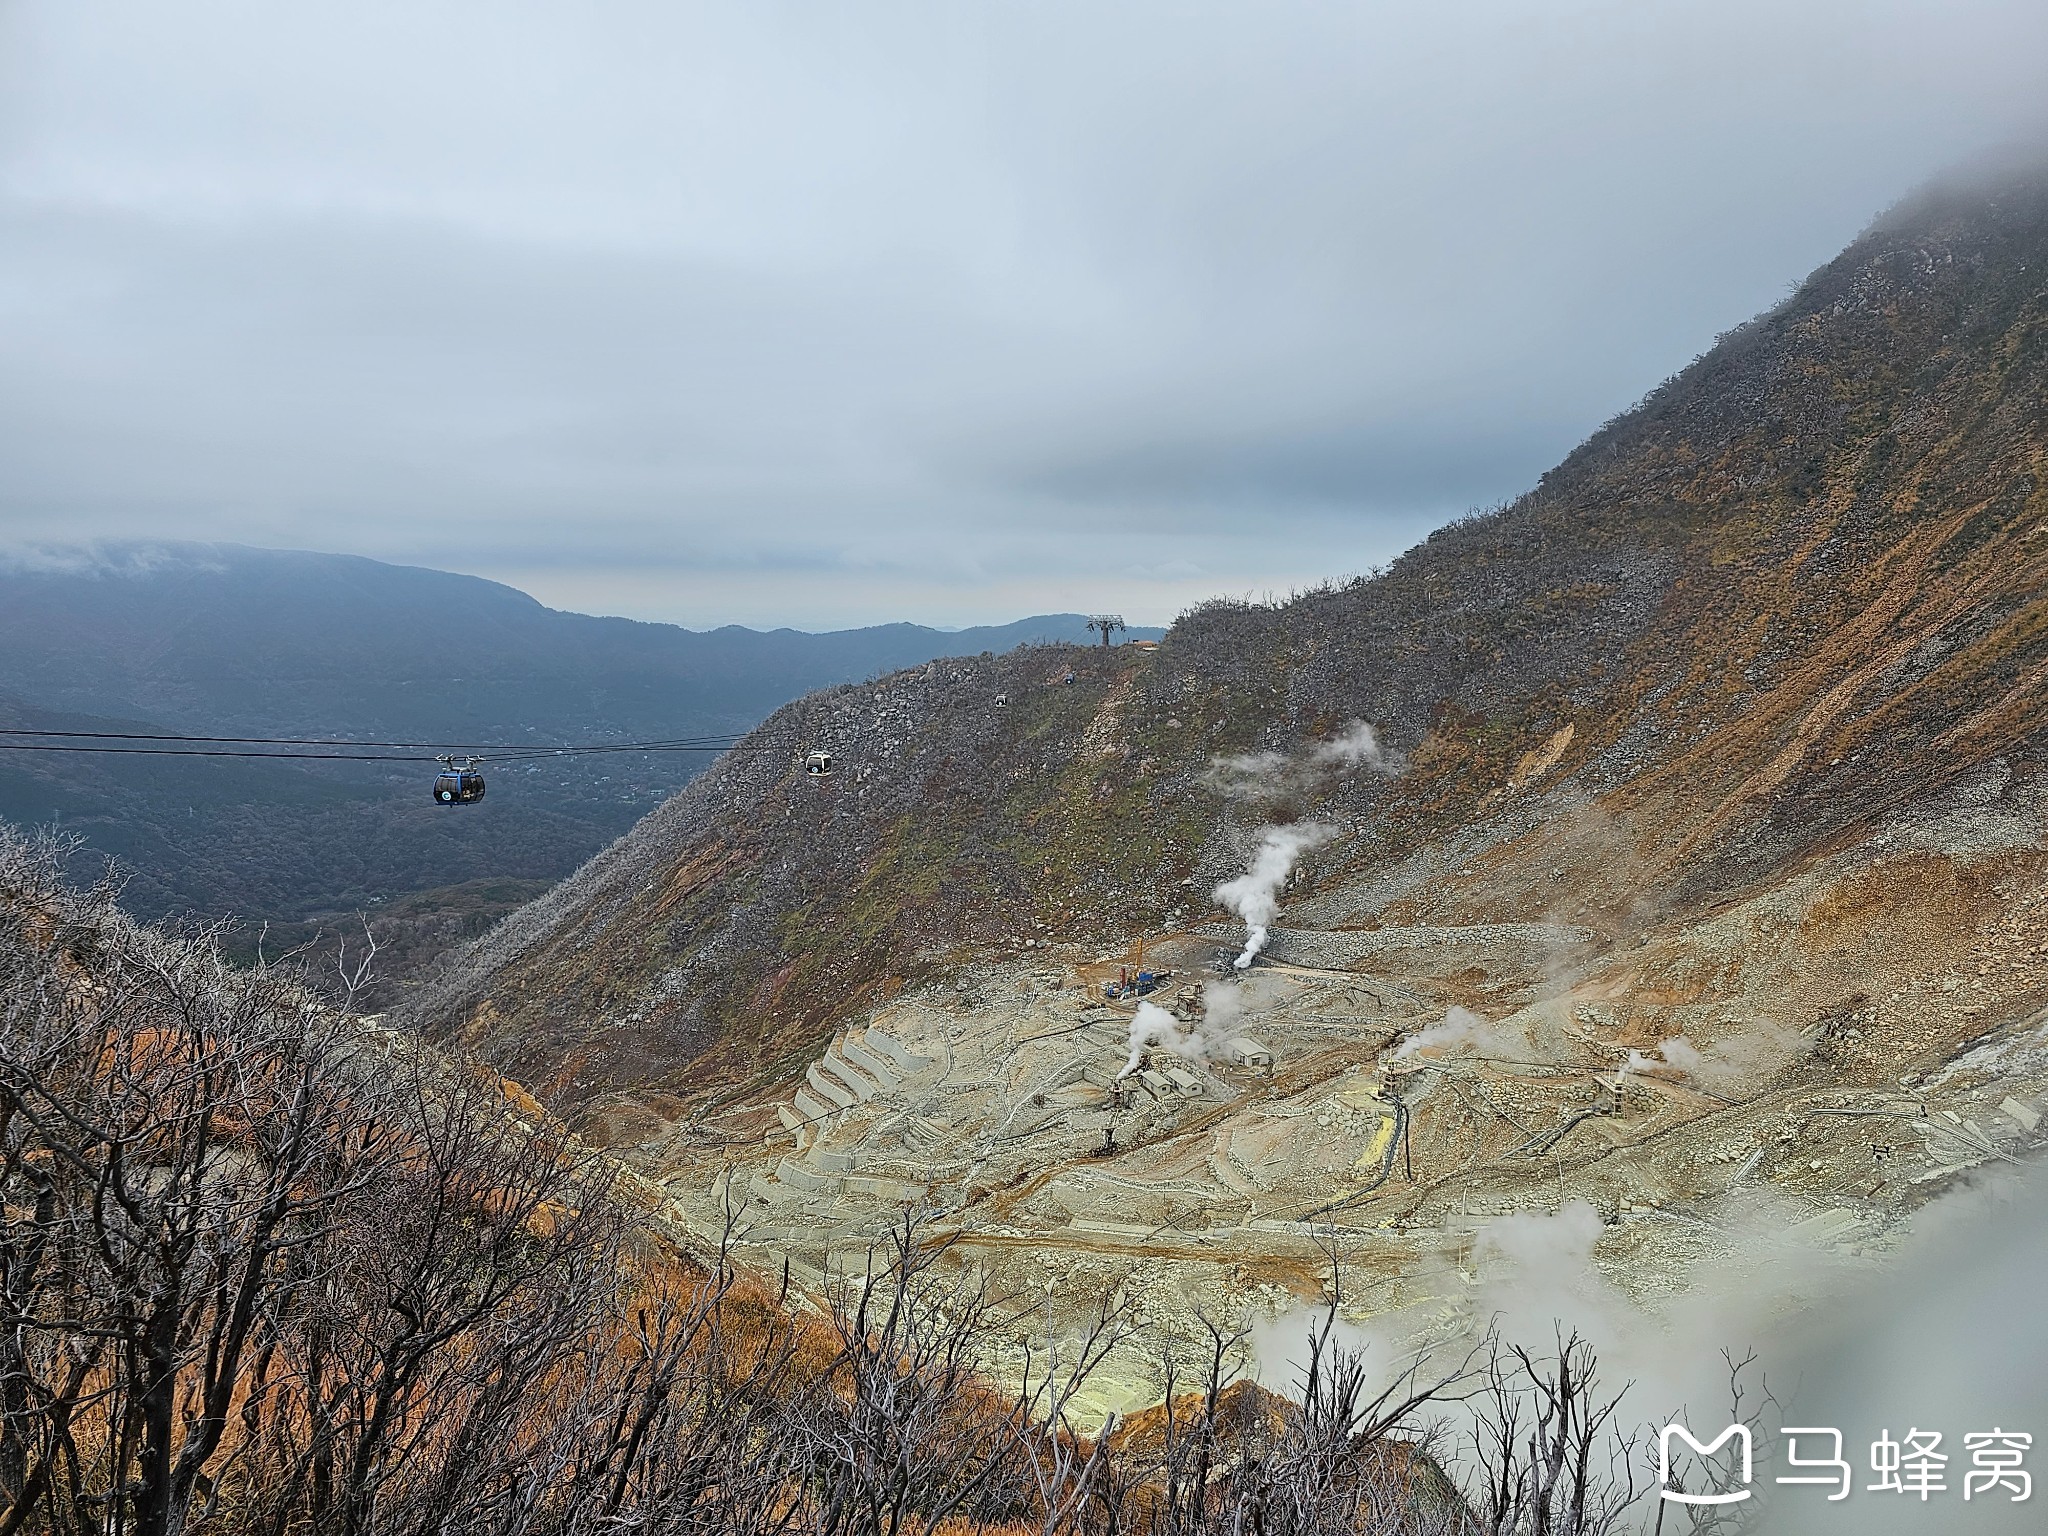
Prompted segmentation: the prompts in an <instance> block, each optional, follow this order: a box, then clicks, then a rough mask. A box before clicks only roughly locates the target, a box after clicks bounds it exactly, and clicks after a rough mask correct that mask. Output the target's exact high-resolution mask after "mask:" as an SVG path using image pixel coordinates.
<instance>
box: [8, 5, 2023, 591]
mask: <svg viewBox="0 0 2048 1536" xmlns="http://www.w3.org/2000/svg"><path fill="white" fill-rule="evenodd" d="M2043 56H2048V13H2044V12H2043V11H2042V8H2041V7H2039V6H2038V5H2037V4H2032V3H2019V0H2009V3H1995V0H1939V3H1938V0H1890V3H1881V4H1880V3H1865V4H1853V5H1852V4H1846V3H1806V4H1794V5H1785V4H1772V5H1765V4H1761V3H1756V0H1716V3H1711V4H1710V3H1705V0H1694V3H1689V4H1671V5H1656V6H1650V5H1640V4H1638V5H1623V4H1619V3H1612V4H1604V5H1596V4H1576V5H1572V4H1567V5H1558V4H1555V3H1546V4H1541V5H1539V4H1535V3H1508V0H1476V3H1473V4H1468V5H1464V6H1459V7H1432V8H1423V7H1390V6H1367V5H1363V4H1357V5H1348V6H1342V5H1329V4H1308V3H1284V0H1283V3H1280V4H1275V5H1266V6H1259V7H1239V6H1224V5H1221V4H1200V3H1195V4H1189V3H1176V4H1170V5H1169V4H1164V3H1128V4H1124V5H1120V6H1117V7H1102V6H1090V5H1080V4H1040V5H1031V6H1021V5H1019V6H1010V5H987V6H977V7H962V6H952V5H944V4H939V3H936V0H933V3H926V4H919V5H887V4H877V5H871V6H862V7H859V8H820V7H799V6H794V5H778V4H774V3H762V0H757V3H750V4H747V5H744V6H741V5H730V6H716V7H714V6H688V5H672V4H666V3H664V4H654V3H652V0H648V3H644V4H643V3H626V0H615V3H612V4H607V5H599V6H594V7H581V8H575V9H574V10H571V11H564V10H561V9H560V8H551V7H545V6H540V5H537V4H525V5H522V4H494V5H489V6H485V5H481V4H474V3H452V0H450V3H443V4H438V5H431V6H419V5H410V4H408V5H400V4H389V3H387V4H378V3H365V4H358V5H352V6H346V7H343V6H317V7H306V6H294V7H275V6H266V5H261V4H257V3H254V0H243V3H226V0H194V3H192V4H188V5H184V6H180V7H176V8H165V7H157V6H151V5H145V4H141V3H139V0H134V3H128V4H109V5H101V6H94V7H77V6H68V5H62V4H58V3H53V0H12V3H10V4H5V5H4V6H0V538H5V539H7V540H9V541H11V542H14V543H22V542H37V541H40V542H51V541H58V540H68V539H76V538H89V537H114V536H135V535H143V536H160V537H179V538H225V539H236V540H241V541H245V542H252V543H272V544H287V545H299V546H303V547H311V548H330V549H346V550H350V551H353V552H357V553H363V554H370V555H377V556H381V557H385V558H395V559H403V560H412V561H418V562H422V563H429V564H439V565H444V566H449V567H452V568H456V569H464V570H473V571H477V572H479V573H481V574H487V575H493V576H499V577H501V578H504V579H509V580H516V581H519V582H521V584H523V585H526V586H528V587H529V589H531V590H534V591H535V592H536V593H537V594H538V595H540V596H541V597H543V598H544V599H546V600H550V601H556V602H562V603H565V604H574V605H577V606H586V607H596V608H600V609H606V610H609V611H628V612H633V613H638V614H643V615H647V616H654V617H665V618H673V619H677V620H680V621H682V622H685V623H698V624H710V623H717V622H722V621H725V620H728V619H739V620H743V621H753V622H796V623H804V624H818V625H823V624H831V623H843V622H852V621H858V620H868V619H878V618H887V617H914V618H923V619H926V620H931V621H938V622H966V621H969V620H973V619H976V618H984V617H991V616H1001V615H1004V614H1007V613H1008V612H1010V611H1011V610H1013V609H1014V610H1019V611H1021V610H1023V609H1027V608H1046V607H1055V606H1057V607H1067V606H1088V605H1090V604H1094V603H1114V604H1115V605H1116V606H1120V607H1122V608H1123V609H1124V610H1125V611H1126V612H1127V613H1128V614H1130V615H1131V616H1132V617H1134V618H1135V617H1138V616H1139V615H1141V614H1142V615H1143V616H1145V617H1148V618H1155V617H1163V616H1165V615H1167V614H1169V613H1171V612H1172V611H1173V609H1174V608H1176V607H1178V606H1180V605H1181V604H1183V603H1185V602H1187V601H1190V600H1193V599H1194V598H1196V597H1199V596H1201V595H1204V594H1206V593H1209V592H1214V591H1230V592H1243V591H1261V590H1284V589H1285V588H1287V587H1288V586H1289V585H1291V584H1294V583H1298V582H1307V581H1310V580H1313V579H1315V578H1317V577H1320V576H1323V575H1329V574H1338V573H1342V572H1345V571H1349V570H1356V569H1360V568H1363V567H1364V566H1366V565H1369V564H1372V563H1375V562H1377V561H1379V560H1382V559H1385V558H1387V557H1388V556H1390V555H1392V554H1393V553H1395V552H1396V551H1398V550H1399V549H1400V548H1402V547H1404V546H1405V545H1406V544H1408V543H1409V542H1412V540H1413V539H1414V538H1415V537H1417V536H1418V535H1419V534H1420V533H1421V532H1422V531H1424V530H1425V529H1426V528H1427V527H1429V526H1430V525H1431V524H1432V523H1434V522H1436V521H1438V520H1440V519H1442V518H1443V517H1445V516H1447V515H1451V514H1454V513H1456V512H1459V511H1462V510H1464V509H1465V508H1466V507H1468V506H1472V505H1476V504H1487V503H1490V502H1493V501H1495V500H1498V499H1500V498H1502V497H1505V496H1508V495H1511V494H1513V493H1514V492H1515V491H1517V490H1519V489H1522V488H1523V487H1525V486H1526V485H1528V484H1529V483H1531V482H1532V481H1533V480H1534V478H1535V477H1536V475H1537V474H1539V473H1540V472H1541V471H1542V470H1543V469H1544V468H1545V467H1547V466H1548V464H1549V463H1551V462H1552V461H1554V460H1555V459H1556V458H1557V457H1559V456H1560V455H1561V454H1562V452H1563V451H1564V450H1565V449H1567V448H1568V447H1569V446H1570V445H1571V444H1572V443H1573V442H1574V441H1576V440H1577V439H1578V438H1579V437H1581V436H1582V435H1583V434H1584V433H1585V432H1586V431H1587V430H1588V429H1589V428H1590V427H1591V426H1593V425H1594V424H1596V423H1597V422H1598V421H1600V420H1601V419H1603V418H1604V417H1606V416H1608V415H1610V414H1612V413H1613V412H1614V411H1615V410H1617V409H1620V408H1622V407H1623V406H1625V405H1626V404H1628V403H1629V402H1630V401H1631V400H1632V399H1634V398H1636V397H1637V396H1639V395H1640V394H1642V393H1643V392H1644V391H1645V390H1646V389H1648V388H1649V387H1650V386H1651V385H1653V384H1654V383H1655V382H1656V381H1657V380H1658V379H1659V378H1660V377H1662V376H1663V375H1664V374H1666V373H1668V372H1669V371H1671V370H1672V369H1673V368H1674V367H1675V366H1677V365H1678V364H1680V363H1682V362H1683V361H1684V360H1685V359H1686V358H1688V357H1690V356H1691V355H1693V354H1694V353H1696V352H1697V351H1699V350H1701V349H1702V348H1703V347H1705V346H1706V345H1707V344H1709V342H1710V341H1711V338H1712V336H1713V335H1714V334H1715V333H1716V332H1717V331H1719V330H1722V329H1725V328H1726V327H1727V326H1729V325H1731V324H1733V323H1735V322H1737V321H1739V320H1740V319H1742V318H1744V317H1746V316H1747V315H1748V314H1750V313H1752V312H1753V311H1755V310H1757V309H1758V308H1761V307H1763V306H1765V305H1767V304H1769V303H1770V302H1772V301H1773V300H1774V299H1776V298H1777V297H1778V296H1780V295H1781V294H1782V293H1783V292H1784V291H1785V289H1786V286H1787V285H1788V283H1790V282H1791V281H1793V280H1794V279H1796V278H1798V277H1799V276H1801V275H1803V273H1804V272H1805V271H1806V270H1807V269H1808V268H1809V267H1811V266H1812V265H1814V264H1816V263H1817V262H1819V261H1821V260H1824V259H1825V258H1826V257H1827V256H1829V255H1830V254H1832V253H1833V251H1834V250H1836V249H1837V248H1838V247H1839V246H1840V245H1841V244H1843V243H1844V242H1845V241H1846V240H1847V239H1848V238H1849V237H1850V236H1852V235H1853V234H1854V232H1855V231H1856V230H1857V229H1858V228H1859V227H1860V226H1861V225H1862V224H1863V223H1864V222H1866V221H1867V219H1868V218H1869V217H1870V216H1871V215H1872V214H1874V213H1875V212H1876V211H1877V210H1878V209H1879V208H1880V207H1881V206H1883V205H1884V204H1885V203H1887V202H1889V201H1890V200H1892V199H1894V198H1895V197H1897V196H1899V195H1901V194H1902V193H1903V192H1905V191H1906V190H1907V189H1908V188H1909V187H1910V186H1911V185H1912V184H1914V183H1915V182H1916V181H1918V180H1920V179H1922V178H1924V177H1925V176H1927V175H1928V174H1930V173H1932V172H1934V171H1935V170H1937V169H1938V168H1940V167H1941V166H1943V165H1945V164H1948V163H1950V162H1952V161H1954V160H1956V159H1958V158H1960V157H1964V156H1967V155H1970V154H1973V153H1976V152H1979V151H1981V150H1982V149H1984V148H1986V147H1987V146H1990V145H1993V144H1995V143H1998V142H2000V141H2004V140H2009V139H2012V138H2014V137H2015V136H2024V135H2029V134H2036V133H2038V132H2040V131H2041V127H2042V119H2041V116H2040V113H2041V108H2040V106H2039V104H2038V102H2037V100H2036V98H2037V95H2038V85H2039V79H2038V61H2039V59H2040V58H2042V57H2043Z"/></svg>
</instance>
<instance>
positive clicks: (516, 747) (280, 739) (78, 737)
mask: <svg viewBox="0 0 2048 1536" xmlns="http://www.w3.org/2000/svg"><path fill="white" fill-rule="evenodd" d="M23 735H33V737H55V739H63V741H197V743H203V745H260V748H410V750H420V752H424V750H428V748H436V745H438V748H451V745H453V748H455V750H463V752H637V750H645V752H655V750H682V748H705V750H719V748H725V745H737V743H739V741H743V739H745V737H748V735H750V733H748V731H713V733H709V735H676V737H664V739H659V741H592V743H588V745H569V748H543V745H537V743H532V741H494V743H479V741H455V743H449V741H358V739H354V737H346V735H305V737H301V735H170V733H158V731H33V729H29V727H0V737H23ZM774 739H780V737H774ZM0 745H4V743H0Z"/></svg>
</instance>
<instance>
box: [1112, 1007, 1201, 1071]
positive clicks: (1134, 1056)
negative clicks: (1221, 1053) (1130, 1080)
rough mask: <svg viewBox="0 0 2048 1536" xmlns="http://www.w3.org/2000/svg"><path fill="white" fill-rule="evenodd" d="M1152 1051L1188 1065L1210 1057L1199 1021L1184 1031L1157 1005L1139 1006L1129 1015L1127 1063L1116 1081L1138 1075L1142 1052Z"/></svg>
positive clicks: (1178, 1022) (1176, 1021) (1177, 1021)
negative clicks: (1181, 1058)
mask: <svg viewBox="0 0 2048 1536" xmlns="http://www.w3.org/2000/svg"><path fill="white" fill-rule="evenodd" d="M1153 1048H1158V1049H1161V1050H1168V1051H1171V1052H1173V1054H1174V1055H1176V1056H1185V1057H1187V1058H1188V1059H1189V1060H1190V1061H1200V1060H1201V1059H1202V1058H1203V1057H1205V1056H1207V1055H1208V1054H1209V1041H1208V1038H1207V1036H1206V1035H1205V1034H1204V1032H1203V1028H1202V1021H1201V1020H1199V1019H1197V1020H1196V1021H1195V1022H1193V1023H1191V1024H1189V1025H1188V1026H1187V1027H1186V1028H1185V1029H1183V1028H1182V1027H1181V1022H1180V1020H1179V1019H1176V1018H1175V1017H1174V1016H1173V1015H1172V1014H1170V1013H1168V1012H1167V1011H1166V1010H1165V1009H1164V1008H1161V1007H1160V1006H1159V1005H1158V1004H1157V1003H1140V1004H1138V1011H1137V1012H1136V1013H1134V1014H1132V1015H1131V1055H1130V1059H1129V1060H1128V1061H1126V1062H1125V1063H1124V1069H1123V1071H1121V1072H1119V1073H1117V1075H1116V1081H1117V1082H1122V1081H1123V1080H1124V1079H1125V1078H1127V1077H1129V1076H1130V1075H1131V1074H1132V1073H1133V1072H1135V1071H1137V1070H1138V1063H1139V1062H1140V1061H1142V1060H1144V1057H1145V1052H1146V1051H1147V1050H1148V1049H1153Z"/></svg>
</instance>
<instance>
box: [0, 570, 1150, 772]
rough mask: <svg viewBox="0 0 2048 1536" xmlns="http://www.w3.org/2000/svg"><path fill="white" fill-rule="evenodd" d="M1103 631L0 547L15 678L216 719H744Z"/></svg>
mask: <svg viewBox="0 0 2048 1536" xmlns="http://www.w3.org/2000/svg"><path fill="white" fill-rule="evenodd" d="M1162 633H1163V631H1161V630H1156V629H1154V630H1146V629H1143V628H1139V629H1136V630H1133V631H1132V638H1137V637H1139V636H1147V635H1149V636H1151V637H1154V638H1156V637H1157V636H1159V635H1160V634H1162ZM1087 638H1088V634H1087V629H1086V619H1085V617H1084V616H1083V615H1080V614H1042V615H1038V616H1035V617H1032V618H1026V619H1019V620H1017V621H1016V622H1015V623H1011V624H1002V625H987V626H981V627H977V628H973V629H966V630H959V631H953V632H947V631H944V630H937V629H928V628H926V627H924V626H922V625H918V624H881V625H874V626H871V627H868V628H862V629H849V630H839V631H829V632H823V633H810V632H805V631H801V630H794V629H775V630H754V629H747V628H743V627H741V626H738V625H727V626H725V627H723V628H720V629H714V630H707V631H698V630H689V629H684V628H682V627H680V626H678V625H673V624H656V623H646V622H643V621H640V620H635V619H620V618H598V617H593V616H591V615H589V614H581V613H570V612H564V611H562V610H559V609H553V608H548V607H546V606H545V605H543V604H542V603H540V602H539V601H538V600H536V599H535V598H533V597H531V596H529V595H528V594H526V593H524V592H521V591H519V590H518V589H517V588H515V587H509V586H505V585H503V584H501V583H499V582H494V581H487V580H485V579H483V578H482V577H477V576H462V575H456V574H453V573H451V572H447V571H437V570H430V569H426V568H423V567H418V566H402V565H388V564H385V563H383V562H381V561H377V560H369V559H364V558H362V557H360V556H354V555H331V554H318V553H312V552H307V551H298V550H273V549H254V548H249V547H245V546H241V545H233V544H194V543H155V544H152V543H128V544H117V545H107V546H102V547H100V548H98V549H96V550H93V551H90V552H86V551H79V552H76V553H75V554H74V555H71V556H69V557H67V556H66V555H64V554H63V553H62V552H59V553H56V554H54V555H53V554H50V553H43V554H41V555H39V556H37V557H35V558H33V559H23V558H20V557H17V558H15V559H14V560H12V561H8V560H5V559H0V692H4V693H8V694H12V695H15V696H17V697H20V698H22V699H25V700H31V701H33V702H35V703H37V704H41V705H44V706H47V707H50V708H54V709H63V710H75V711H82V712H86V713H92V714H101V715H130V716H136V717H146V718H150V719H156V720H165V719H172V720H176V721H178V722H179V723H181V724H183V725H186V726H189V727H192V728H195V729H201V730H206V729H218V730H228V729H233V730H236V731H243V730H256V729H262V730H275V731H279V732H284V731H308V732H310V731H314V730H318V731H320V732H321V733H323V734H331V733H332V732H333V731H335V730H337V729H346V730H352V731H372V730H374V731H388V732H399V733H404V734H408V735H415V736H419V737H421V738H423V739H425V738H433V737H437V736H442V735H445V736H448V737H450V738H451V739H453V738H454V737H456V736H459V735H465V734H470V735H473V734H475V733H477V732H478V731H480V730H483V729H486V728H488V729H502V728H504V727H506V726H507V725H508V724H509V725H526V726H530V727H531V728H532V729H534V730H536V731H540V732H543V733H547V732H552V733H555V734H557V735H559V734H560V733H562V732H565V731H571V730H576V731H583V732H591V733H595V734H597V735H600V736H601V735H604V734H635V733H640V732H645V733H647V734H649V735H655V736H669V735H675V734H680V731H681V727H680V726H679V723H678V722H684V723H686V724H687V725H688V727H689V728H690V729H693V730H698V731H720V730H735V729H745V728H747V727H749V726H752V725H753V724H754V723H756V722H757V721H759V720H760V719H761V718H762V717H763V716H765V715H766V714H767V713H768V712H769V711H771V710H773V709H775V708H777V707H778V706H780V705H781V704H784V703H786V702H787V701H788V700H790V699H792V698H795V697H797V696H799V695H801V694H804V693H807V692H809V691H811V690H812V689H815V688H822V687H828V686H830V685H832V684H834V683H840V682H848V681H853V680H856V679H859V678H862V677H866V676H869V675H871V674H873V673H876V672H890V671H895V670H896V669H898V668H901V667H905V666H913V665H916V664H918V663H920V662H924V661H928V660H930V659H931V658H933V657H935V656H942V655H976V654H979V653H981V652H983V651H998V652H1000V651H1007V650H1011V649H1013V648H1015V647H1016V646H1019V645H1024V644H1030V643H1034V642H1045V641H1085V640H1086V639H1087Z"/></svg>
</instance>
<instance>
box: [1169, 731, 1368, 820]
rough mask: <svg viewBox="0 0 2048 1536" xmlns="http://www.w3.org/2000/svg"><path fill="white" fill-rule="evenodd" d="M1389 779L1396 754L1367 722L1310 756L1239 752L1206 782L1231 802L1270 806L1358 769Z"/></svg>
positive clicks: (1216, 764) (1219, 762)
mask: <svg viewBox="0 0 2048 1536" xmlns="http://www.w3.org/2000/svg"><path fill="white" fill-rule="evenodd" d="M1361 767H1362V768H1370V769H1372V770H1373V771H1374V772H1376V773H1384V774H1387V775H1389V776H1391V775H1393V774H1396V773H1399V772H1400V771H1401V760H1400V757H1399V755H1398V754H1397V753H1394V752H1390V751H1388V750H1387V748H1386V747H1384V746H1382V745H1381V744H1380V739H1379V736H1378V734H1377V733H1376V732H1375V731H1374V730H1373V728H1372V727H1371V726H1369V725H1367V724H1366V723H1365V722H1364V721H1363V720H1353V721H1352V722H1350V724H1348V725H1346V726H1345V727H1344V729H1343V730H1341V731H1339V732H1338V733H1337V734H1336V735H1335V736H1332V737H1331V738H1330V739H1329V740H1328V741H1319V742H1317V743H1316V744H1315V745H1314V746H1312V747H1310V748H1309V749H1308V750H1307V751H1306V752H1300V753H1288V752H1241V753H1238V754H1236V755H1234V756H1231V757H1219V758H1217V759H1216V760H1215V761H1213V762H1212V763H1210V764H1209V771H1208V773H1207V775H1206V776H1205V777H1204V780H1203V782H1204V783H1206V784H1207V785H1208V786H1209V787H1210V788H1211V789H1213V790H1215V791H1216V792H1217V793H1218V794H1220V795H1222V796H1224V797H1225V798H1226V799H1230V800H1269V799H1277V798H1280V797H1282V796H1285V795H1299V794H1306V793H1309V792H1311V791H1313V790H1315V789H1316V788H1317V787H1319V786H1320V785H1321V784H1323V783H1324V782H1325V781H1326V780H1328V779H1331V778H1335V777H1339V776H1341V775H1343V774H1345V773H1348V772H1349V771H1350V770H1352V769H1354V768H1361Z"/></svg>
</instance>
